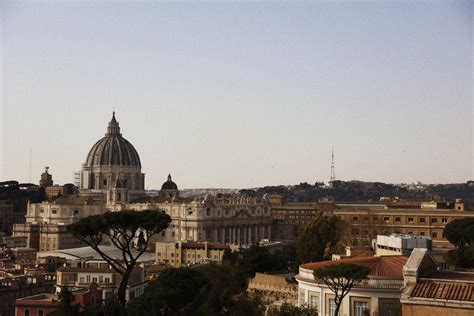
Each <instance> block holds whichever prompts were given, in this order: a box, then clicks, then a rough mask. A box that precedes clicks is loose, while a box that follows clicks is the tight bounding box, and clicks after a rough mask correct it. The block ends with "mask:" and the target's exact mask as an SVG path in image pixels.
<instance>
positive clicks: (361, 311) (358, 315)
mask: <svg viewBox="0 0 474 316" xmlns="http://www.w3.org/2000/svg"><path fill="white" fill-rule="evenodd" d="M368 310H369V304H368V303H367V302H358V301H356V302H354V316H364V315H366V313H367V311H368Z"/></svg>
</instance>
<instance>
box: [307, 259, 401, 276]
mask: <svg viewBox="0 0 474 316" xmlns="http://www.w3.org/2000/svg"><path fill="white" fill-rule="evenodd" d="M407 260H408V258H407V257H404V256H384V257H356V258H347V259H341V260H333V261H322V262H312V263H306V264H303V265H301V268H303V269H307V270H317V269H321V268H323V267H328V266H333V265H338V264H342V263H352V264H359V265H363V266H368V267H370V268H371V271H370V273H369V276H372V277H385V278H400V279H401V278H403V266H404V265H405V263H406V262H407Z"/></svg>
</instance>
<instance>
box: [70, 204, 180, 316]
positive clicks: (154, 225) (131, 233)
mask: <svg viewBox="0 0 474 316" xmlns="http://www.w3.org/2000/svg"><path fill="white" fill-rule="evenodd" d="M170 222H171V218H170V217H169V216H168V215H167V214H165V213H164V212H161V211H155V210H146V211H140V212H136V211H128V210H127V211H120V212H107V213H105V214H101V215H94V216H88V217H85V218H81V219H80V220H79V221H77V222H76V223H73V224H71V225H68V231H69V232H70V233H71V234H72V235H73V236H74V237H76V238H77V239H79V240H80V241H82V242H83V243H85V244H87V245H88V246H90V247H91V248H92V249H94V250H95V251H96V252H97V253H98V254H99V255H100V256H101V257H102V258H103V259H104V260H105V261H106V262H107V263H109V264H110V266H111V267H112V268H113V269H114V270H115V271H117V272H118V273H119V274H120V275H121V277H122V280H121V282H120V285H119V288H118V291H117V296H118V300H119V302H120V307H121V311H122V314H126V301H125V291H126V288H127V284H128V280H129V278H130V275H131V273H132V270H133V268H134V267H135V264H136V262H137V260H138V259H139V258H140V256H141V255H142V254H143V253H144V252H145V250H146V248H147V245H148V242H149V241H150V239H151V237H153V236H154V235H157V234H159V233H160V232H161V231H162V230H164V229H166V228H167V227H168V225H169V223H170ZM139 234H142V237H143V239H141V238H140V239H141V241H142V242H144V244H143V245H141V247H140V248H139V249H138V248H137V249H134V244H135V239H136V238H137V235H139ZM103 242H111V243H112V244H113V245H114V246H115V247H117V248H118V249H119V250H120V251H121V252H122V256H121V258H120V259H117V258H114V257H111V256H109V255H108V254H106V253H105V252H103V251H102V250H101V249H100V247H99V246H100V245H101V244H102V243H103Z"/></svg>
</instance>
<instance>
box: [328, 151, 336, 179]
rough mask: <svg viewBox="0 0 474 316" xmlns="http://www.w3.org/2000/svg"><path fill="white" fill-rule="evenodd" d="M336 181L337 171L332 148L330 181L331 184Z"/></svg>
mask: <svg viewBox="0 0 474 316" xmlns="http://www.w3.org/2000/svg"><path fill="white" fill-rule="evenodd" d="M335 180H336V170H335V168H334V146H333V147H332V152H331V180H329V183H332V182H334V181H335Z"/></svg>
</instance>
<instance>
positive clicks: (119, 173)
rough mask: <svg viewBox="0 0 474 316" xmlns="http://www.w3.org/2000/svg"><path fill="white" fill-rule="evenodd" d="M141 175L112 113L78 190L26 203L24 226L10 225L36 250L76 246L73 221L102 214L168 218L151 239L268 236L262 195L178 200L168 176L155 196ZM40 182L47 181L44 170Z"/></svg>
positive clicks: (231, 240) (251, 239)
mask: <svg viewBox="0 0 474 316" xmlns="http://www.w3.org/2000/svg"><path fill="white" fill-rule="evenodd" d="M144 181H145V175H144V174H143V173H142V172H141V161H140V157H139V155H138V152H137V151H136V149H135V148H134V147H133V145H132V144H131V143H130V142H128V141H127V140H126V139H125V138H123V137H122V134H121V133H120V127H119V123H118V122H117V120H116V118H115V113H114V114H113V116H112V119H111V121H110V122H109V124H108V127H107V133H106V134H105V136H104V137H103V138H101V139H99V140H98V141H97V142H96V143H95V144H94V145H93V146H92V148H91V150H90V151H89V153H88V154H87V156H86V162H85V163H84V165H83V166H82V171H81V177H80V189H79V193H75V192H72V193H71V192H70V193H69V194H65V195H59V196H51V197H50V198H49V199H48V200H47V201H45V202H43V203H31V204H28V210H27V215H26V223H25V224H16V225H15V226H14V235H15V236H26V237H27V246H28V247H33V248H36V249H39V250H41V251H46V250H55V249H64V248H71V247H77V246H80V244H78V243H77V242H76V241H75V239H74V238H73V237H72V236H71V235H70V234H68V233H67V231H66V226H67V225H68V224H71V223H73V222H74V221H76V220H78V219H80V218H82V217H86V216H90V215H97V214H103V213H105V212H108V211H110V212H116V211H121V210H135V211H143V210H157V211H163V212H165V213H167V214H168V215H170V217H171V219H172V222H171V224H170V225H169V227H168V229H166V230H165V231H163V233H162V234H161V235H160V236H157V237H156V238H155V240H153V241H163V242H176V241H180V240H182V241H185V240H186V241H210V242H216V243H226V244H235V245H248V244H252V243H256V242H258V241H260V240H261V239H265V238H270V236H271V206H270V204H269V202H268V200H267V199H266V198H262V199H259V198H250V197H245V196H240V195H238V194H232V195H221V194H215V195H208V196H206V197H200V198H182V197H180V195H179V189H178V186H177V185H176V183H175V182H173V180H172V178H171V175H168V179H167V181H165V182H164V183H163V185H162V187H161V190H160V192H159V195H158V196H148V195H147V194H146V191H145V190H144ZM40 183H41V184H42V185H43V186H48V185H52V177H51V175H50V174H49V173H48V170H46V171H45V173H43V174H42V177H41V180H40Z"/></svg>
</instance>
